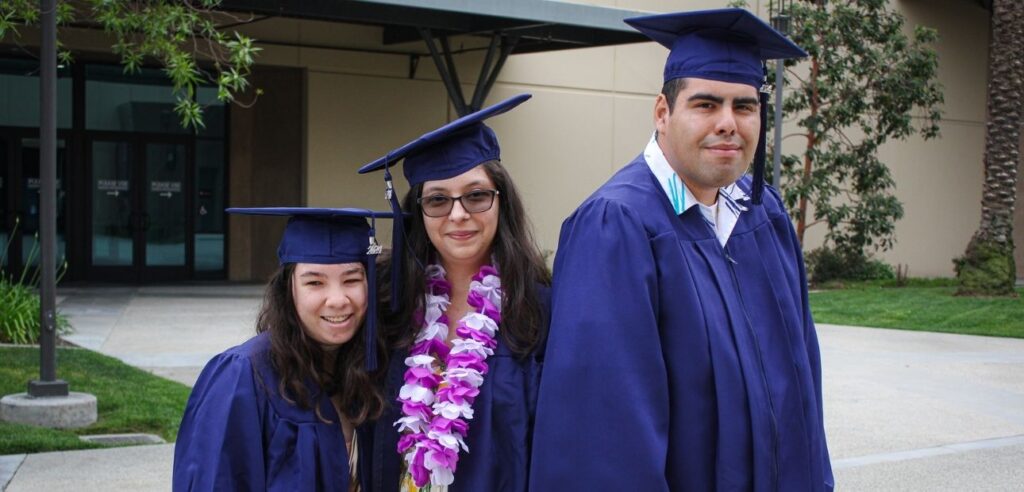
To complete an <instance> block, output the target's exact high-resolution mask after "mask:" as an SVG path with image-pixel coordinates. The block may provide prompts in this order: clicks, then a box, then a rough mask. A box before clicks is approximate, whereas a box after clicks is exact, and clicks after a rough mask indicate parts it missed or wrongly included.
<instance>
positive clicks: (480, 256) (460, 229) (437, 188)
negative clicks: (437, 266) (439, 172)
mask: <svg viewBox="0 0 1024 492" xmlns="http://www.w3.org/2000/svg"><path fill="white" fill-rule="evenodd" d="M494 189H495V186H494V182H493V181H492V180H491V178H490V176H488V175H487V171H485V170H484V167H483V166H482V165H480V166H477V167H474V168H473V169H470V170H469V171H466V172H464V173H462V174H460V175H458V176H455V177H454V178H449V179H444V180H438V181H427V182H425V183H423V192H422V194H421V196H422V197H423V198H425V199H429V197H432V196H447V197H459V196H464V195H467V194H470V193H472V192H474V191H491V190H494ZM466 200H468V198H467V199H466ZM500 202H501V196H500V195H497V196H495V197H494V202H493V203H492V205H491V207H490V208H489V209H487V210H485V211H482V212H477V213H469V212H467V211H466V209H465V208H464V207H463V205H462V203H461V202H459V201H458V200H456V201H455V202H453V203H452V209H451V212H449V213H448V214H447V215H445V216H443V217H429V216H427V215H426V214H424V215H423V225H424V226H425V227H426V229H427V237H429V238H430V242H431V243H432V244H433V245H434V248H435V249H437V252H438V253H439V254H440V255H441V261H442V263H443V264H444V265H448V266H450V265H452V264H456V263H463V264H469V265H472V266H474V267H477V266H479V265H483V264H485V263H487V262H488V261H489V260H490V255H491V245H492V244H493V243H494V235H495V234H496V233H497V232H498V207H499V206H500V205H501V203H500ZM424 205H425V204H424Z"/></svg>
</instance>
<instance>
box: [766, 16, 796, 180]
mask: <svg viewBox="0 0 1024 492" xmlns="http://www.w3.org/2000/svg"><path fill="white" fill-rule="evenodd" d="M792 2H793V0H778V1H776V0H771V1H770V2H768V14H769V15H770V16H771V21H772V27H774V28H775V30H776V31H779V32H780V33H782V35H784V36H789V15H788V12H789V7H790V5H792ZM776 4H778V5H776ZM784 71H785V63H784V62H783V61H782V60H775V144H774V146H773V151H772V186H774V187H775V189H781V187H782V88H783V86H784V85H785V80H784V78H783V77H784V75H783V72H784Z"/></svg>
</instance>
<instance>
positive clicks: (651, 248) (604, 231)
mask: <svg viewBox="0 0 1024 492" xmlns="http://www.w3.org/2000/svg"><path fill="white" fill-rule="evenodd" d="M749 185H750V180H749V178H744V179H743V180H742V181H741V183H740V186H741V188H743V189H744V190H745V191H747V192H748V193H749V189H750V186H749ZM741 204H745V206H746V207H747V208H748V211H746V212H743V213H742V214H741V215H740V218H739V222H738V223H737V225H736V227H735V229H734V230H733V232H732V236H731V237H730V239H729V241H728V242H727V243H726V246H725V247H724V248H723V247H722V246H721V244H720V243H719V242H718V239H717V238H716V237H715V234H714V232H713V231H712V229H711V227H709V226H708V224H707V223H705V221H704V220H703V218H702V217H701V213H700V210H699V209H698V207H691V208H690V209H688V211H686V212H684V213H683V214H682V215H681V216H677V215H676V214H675V212H674V211H673V209H672V206H671V204H670V203H669V201H668V198H667V197H666V196H665V193H664V192H663V191H662V189H661V187H660V185H659V184H658V182H657V181H656V180H655V177H654V175H653V173H651V171H650V169H649V168H648V166H647V164H646V162H645V161H644V158H643V156H640V157H638V158H637V159H635V160H634V161H633V162H632V163H630V164H629V165H627V166H626V167H625V168H623V169H622V170H620V171H619V172H618V173H616V175H615V176H613V177H612V178H611V179H610V180H609V181H608V182H607V183H606V184H605V185H604V186H602V187H601V188H600V189H598V190H597V191H596V192H595V193H594V194H593V195H592V196H591V197H590V198H588V199H587V200H586V201H585V202H584V203H583V204H582V205H581V206H580V207H579V209H577V210H576V212H574V213H573V215H571V216H570V217H569V218H568V219H566V221H565V223H564V224H563V225H562V232H561V237H560V239H559V249H558V255H557V258H556V260H555V270H554V279H555V283H554V286H553V291H552V319H551V331H550V334H549V338H548V345H547V349H546V351H547V355H546V357H545V359H546V362H545V367H544V374H543V377H542V378H541V385H540V395H539V401H538V408H537V423H536V427H535V432H534V440H533V443H534V448H533V456H532V468H531V480H530V485H531V487H530V489H531V490H533V491H540V492H548V491H552V492H554V491H564V490H637V491H644V492H657V491H665V490H757V491H776V490H781V491H791V490H792V491H796V490H799V491H818V490H830V489H832V484H833V478H832V472H831V466H830V464H829V457H828V449H827V447H826V444H825V433H824V427H823V425H822V407H821V365H820V357H819V351H818V341H817V337H816V334H815V330H814V323H813V321H812V320H811V314H810V309H809V307H808V302H807V288H806V283H805V275H804V266H803V260H802V256H801V252H800V245H799V244H798V242H797V239H796V235H795V233H794V231H793V227H792V225H791V223H790V220H789V217H788V216H787V215H786V212H785V210H784V209H783V206H782V203H781V200H780V199H779V197H778V195H777V194H776V193H775V192H774V190H768V191H767V192H766V193H765V197H764V205H763V206H756V205H753V204H751V203H750V202H749V201H747V202H741Z"/></svg>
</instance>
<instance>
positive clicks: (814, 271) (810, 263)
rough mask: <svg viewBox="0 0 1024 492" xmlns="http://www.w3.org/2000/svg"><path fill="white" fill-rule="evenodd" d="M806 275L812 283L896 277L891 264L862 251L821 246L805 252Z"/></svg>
mask: <svg viewBox="0 0 1024 492" xmlns="http://www.w3.org/2000/svg"><path fill="white" fill-rule="evenodd" d="M805 262H806V264H807V276H808V278H809V280H810V282H811V283H812V284H814V285H820V284H823V283H826V282H831V281H837V280H839V281H841V280H887V279H893V278H895V277H896V274H895V273H894V272H893V269H892V267H891V266H889V265H888V264H886V263H885V262H883V261H881V260H878V259H874V258H871V257H869V256H867V255H865V254H864V253H862V252H846V251H840V250H838V249H834V248H829V247H827V246H822V247H820V248H817V249H815V250H812V251H811V252H809V253H807V255H806V257H805Z"/></svg>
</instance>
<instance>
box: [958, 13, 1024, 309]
mask: <svg viewBox="0 0 1024 492" xmlns="http://www.w3.org/2000/svg"><path fill="white" fill-rule="evenodd" d="M991 26H992V36H991V41H990V44H989V50H988V75H989V81H988V123H987V124H986V126H985V155H984V167H985V181H984V184H983V185H982V186H983V190H982V198H981V224H980V225H979V226H978V230H977V232H975V233H974V236H973V237H972V238H971V241H970V243H969V244H968V245H967V250H966V251H965V252H964V256H962V257H960V258H957V259H956V260H955V261H954V263H955V265H956V276H957V279H958V280H959V281H960V289H959V293H960V294H962V295H1010V296H1013V295H1016V292H1015V291H1014V283H1015V280H1016V278H1017V268H1016V265H1015V264H1014V259H1013V248H1014V245H1013V209H1014V205H1015V203H1016V200H1017V168H1018V165H1019V163H1020V136H1021V125H1022V123H1024V2H1021V1H1020V0H994V1H993V2H992V17H991Z"/></svg>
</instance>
